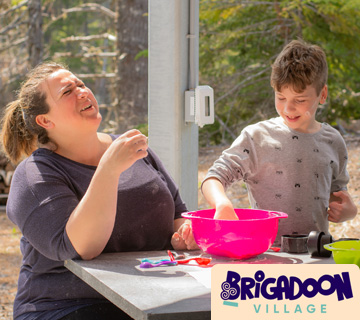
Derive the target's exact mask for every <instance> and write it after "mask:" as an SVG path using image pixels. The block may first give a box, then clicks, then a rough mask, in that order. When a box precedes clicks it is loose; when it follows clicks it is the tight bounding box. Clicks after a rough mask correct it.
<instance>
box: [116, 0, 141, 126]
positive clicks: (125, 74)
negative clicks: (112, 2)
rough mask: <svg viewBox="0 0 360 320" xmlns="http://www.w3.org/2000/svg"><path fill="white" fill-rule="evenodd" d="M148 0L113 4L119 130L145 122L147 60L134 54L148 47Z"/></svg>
mask: <svg viewBox="0 0 360 320" xmlns="http://www.w3.org/2000/svg"><path fill="white" fill-rule="evenodd" d="M147 12H148V0H118V1H117V2H116V33H117V54H118V56H117V70H116V73H117V78H116V94H117V95H118V96H117V97H116V98H117V99H116V100H117V101H118V103H117V107H116V108H117V110H118V114H119V119H117V122H118V131H119V132H124V131H125V130H127V129H130V128H133V127H134V126H137V125H139V124H143V123H146V122H147V110H148V101H147V100H148V98H147V96H148V94H147V90H148V59H147V57H140V58H139V59H136V60H135V57H136V55H137V54H139V53H140V52H141V51H143V50H146V49H147V48H148V21H147V15H146V13H147Z"/></svg>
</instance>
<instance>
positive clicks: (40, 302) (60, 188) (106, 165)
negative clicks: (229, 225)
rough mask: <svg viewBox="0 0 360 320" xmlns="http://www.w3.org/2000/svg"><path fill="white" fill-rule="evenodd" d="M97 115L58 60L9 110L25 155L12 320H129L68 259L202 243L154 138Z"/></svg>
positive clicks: (19, 178) (31, 79)
mask: <svg viewBox="0 0 360 320" xmlns="http://www.w3.org/2000/svg"><path fill="white" fill-rule="evenodd" d="M100 122H101V115H100V113H99V106H98V104H97V101H96V99H95V97H94V95H93V94H92V92H91V90H90V89H88V88H87V87H86V86H85V85H84V83H83V82H82V81H81V80H79V79H78V78H77V77H76V76H75V75H74V74H72V73H71V72H70V71H68V70H67V69H66V68H64V67H63V66H61V65H59V64H55V63H44V64H42V65H39V66H38V67H36V68H35V69H34V70H32V71H31V72H30V73H29V75H28V77H27V80H26V82H25V83H24V84H23V85H22V87H21V90H20V91H19V94H18V100H16V101H14V102H12V103H10V104H9V105H8V106H7V108H6V112H5V116H4V118H3V126H2V143H3V147H4V151H5V153H6V154H7V156H8V157H9V159H10V160H11V161H12V162H13V163H15V164H17V163H18V162H19V161H20V160H21V159H22V158H24V156H25V157H26V158H25V159H24V160H23V161H21V163H20V164H19V165H18V166H17V168H16V170H15V173H14V175H13V179H12V182H11V188H10V192H9V198H8V202H7V214H8V216H9V218H10V219H11V220H12V221H13V222H14V223H15V224H16V225H17V226H18V227H19V228H20V230H21V232H22V234H23V237H22V239H21V244H20V246H21V251H22V254H23V264H22V267H21V270H20V276H19V284H18V293H17V296H16V299H15V303H14V319H15V320H24V319H52V320H56V319H112V317H114V318H116V319H127V315H126V314H124V313H122V311H120V310H119V309H118V308H116V307H114V306H113V305H111V304H110V303H107V301H106V300H105V299H104V298H103V297H102V296H101V295H99V294H98V293H97V292H96V291H94V290H93V289H92V288H90V287H89V286H88V285H86V284H85V283H84V282H82V281H81V280H79V279H78V278H77V277H76V276H74V275H73V274H72V273H71V272H69V271H67V269H66V268H65V267H64V263H63V261H64V260H66V259H80V258H81V259H93V258H95V257H96V256H98V255H99V254H100V253H102V252H118V251H137V250H162V249H166V248H169V247H170V243H171V244H172V246H173V247H174V248H175V249H186V248H187V249H194V248H196V244H195V242H194V239H193V236H192V234H191V228H190V227H189V225H188V224H186V223H185V220H184V219H183V218H181V213H182V212H184V211H186V206H185V204H184V203H183V202H182V200H181V198H180V195H179V193H178V189H177V187H176V186H175V184H174V182H173V180H172V179H171V178H170V176H169V175H168V173H167V172H166V170H165V169H164V167H163V165H162V164H161V162H160V160H159V159H158V158H157V156H156V155H155V154H154V153H153V152H152V151H151V150H150V149H148V146H147V138H146V137H145V136H144V135H143V134H141V133H140V132H139V131H137V130H130V131H128V132H126V133H124V134H123V135H121V136H118V137H116V136H113V135H108V134H104V133H99V132H97V129H98V127H99V124H100ZM173 230H177V232H175V233H174V234H173ZM97 314H98V315H97Z"/></svg>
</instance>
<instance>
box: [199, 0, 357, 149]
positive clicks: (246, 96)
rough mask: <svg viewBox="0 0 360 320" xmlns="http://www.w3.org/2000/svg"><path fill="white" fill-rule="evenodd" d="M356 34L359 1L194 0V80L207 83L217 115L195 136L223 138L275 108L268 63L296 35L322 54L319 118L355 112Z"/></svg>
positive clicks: (210, 140) (331, 118)
mask: <svg viewBox="0 0 360 320" xmlns="http://www.w3.org/2000/svg"><path fill="white" fill-rule="evenodd" d="M359 34H360V1H359V0H329V1H328V0H312V1H309V0H304V1H299V0H282V1H236V0H228V1H225V0H224V1H215V0H200V81H201V83H207V84H209V85H211V86H212V87H213V88H214V91H215V106H216V116H217V119H218V121H217V123H215V124H214V125H213V126H206V127H204V128H203V129H201V130H200V137H202V138H203V137H206V140H207V141H206V144H208V143H216V144H217V143H219V141H220V142H224V141H231V140H233V137H232V136H231V135H229V132H232V133H233V135H238V134H239V132H240V131H241V130H242V128H243V127H244V126H246V125H248V124H249V123H253V122H256V121H259V120H262V119H265V118H269V117H271V116H275V115H276V112H275V108H274V102H273V91H272V88H271V86H270V81H269V79H270V72H271V63H272V62H273V61H274V59H275V57H276V55H277V54H278V53H279V52H280V51H281V49H282V48H283V46H284V45H285V44H286V43H288V42H289V41H291V40H293V39H296V38H302V39H304V40H305V41H307V42H309V43H314V44H317V45H319V46H321V47H322V48H323V49H324V50H325V52H326V54H327V59H328V65H329V80H328V86H329V98H328V101H327V103H326V105H324V107H323V108H322V109H321V110H320V112H319V120H320V121H327V122H329V123H331V122H335V121H336V120H337V119H339V118H341V119H345V120H351V119H356V118H359V117H360V108H359V107H358V106H359V102H360V101H359V94H356V93H359V92H360V81H359V80H360V60H359V59H356V57H357V54H358V52H360V41H359V40H360V36H359ZM219 121H220V122H222V124H221V125H220V122H219ZM203 142H204V141H203Z"/></svg>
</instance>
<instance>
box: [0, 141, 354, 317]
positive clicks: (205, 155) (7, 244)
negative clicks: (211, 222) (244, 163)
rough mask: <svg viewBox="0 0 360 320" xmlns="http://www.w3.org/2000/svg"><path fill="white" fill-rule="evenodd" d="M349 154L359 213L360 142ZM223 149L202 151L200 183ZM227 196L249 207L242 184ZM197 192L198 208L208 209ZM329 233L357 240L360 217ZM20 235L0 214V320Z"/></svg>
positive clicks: (7, 312) (6, 312)
mask: <svg viewBox="0 0 360 320" xmlns="http://www.w3.org/2000/svg"><path fill="white" fill-rule="evenodd" d="M346 141H347V146H348V150H349V164H348V171H349V174H350V177H351V180H350V183H349V186H348V188H349V192H350V193H351V195H352V196H353V199H354V201H355V203H356V205H357V207H358V209H359V211H360V138H346ZM224 148H225V147H212V148H202V149H201V150H200V154H199V181H202V179H203V178H204V177H205V174H206V172H207V169H208V168H209V167H210V166H211V164H212V163H213V161H214V160H216V159H217V158H218V156H219V155H220V154H221V151H222V150H223V149H224ZM228 195H229V197H230V198H231V200H232V201H233V204H234V206H235V207H238V208H241V207H248V206H249V204H248V199H247V194H246V189H245V187H244V184H243V183H241V182H237V183H235V184H234V185H233V186H232V187H231V188H230V189H229V190H228ZM207 207H208V206H207V204H206V203H205V201H204V199H203V197H202V195H201V193H200V192H199V208H201V209H203V208H207ZM330 230H331V233H332V235H333V237H334V238H335V239H338V238H343V237H355V238H360V213H359V214H358V216H357V217H356V218H355V219H354V220H352V221H350V222H345V223H342V224H331V229H330ZM20 237H21V234H20V232H19V231H18V230H17V229H16V227H15V226H14V225H13V224H12V223H11V222H10V221H9V220H8V219H7V217H6V214H5V212H0V320H11V319H12V303H13V300H14V298H15V294H16V286H17V277H18V272H19V267H20V264H21V255H20V250H19V240H20Z"/></svg>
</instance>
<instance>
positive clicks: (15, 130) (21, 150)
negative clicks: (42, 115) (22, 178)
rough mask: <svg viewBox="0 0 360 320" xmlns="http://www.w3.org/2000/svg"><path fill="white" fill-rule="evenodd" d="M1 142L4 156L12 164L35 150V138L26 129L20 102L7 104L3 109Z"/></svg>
mask: <svg viewBox="0 0 360 320" xmlns="http://www.w3.org/2000/svg"><path fill="white" fill-rule="evenodd" d="M1 142H2V145H3V151H4V153H5V155H6V156H7V157H8V158H9V160H10V161H11V162H12V163H13V164H17V163H18V162H19V161H20V160H21V159H22V158H23V156H29V155H30V154H31V153H32V152H33V151H34V150H35V149H36V137H35V136H34V135H33V134H31V133H30V132H29V131H28V130H27V129H26V125H25V121H24V113H23V111H22V107H21V101H20V100H15V101H13V102H11V103H9V104H8V105H7V107H6V109H5V114H4V117H3V119H2V131H1Z"/></svg>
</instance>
